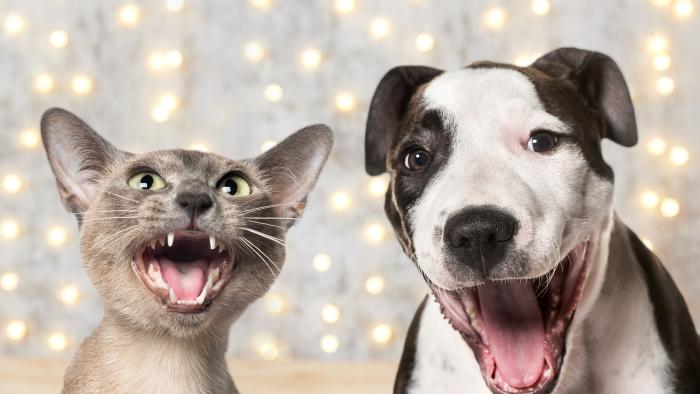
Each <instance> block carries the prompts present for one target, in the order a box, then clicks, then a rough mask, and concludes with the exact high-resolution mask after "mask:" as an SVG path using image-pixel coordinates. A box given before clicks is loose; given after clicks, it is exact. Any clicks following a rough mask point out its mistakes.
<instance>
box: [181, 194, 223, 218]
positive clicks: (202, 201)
mask: <svg viewBox="0 0 700 394" xmlns="http://www.w3.org/2000/svg"><path fill="white" fill-rule="evenodd" d="M176 201H177V203H178V204H179V205H180V206H181V207H182V209H184V210H185V211H186V212H187V213H189V215H190V216H192V217H194V216H197V215H201V214H203V213H204V212H206V211H208V210H209V208H211V207H212V205H214V200H212V198H211V196H210V195H209V193H192V192H183V193H180V194H178V195H177V198H176Z"/></svg>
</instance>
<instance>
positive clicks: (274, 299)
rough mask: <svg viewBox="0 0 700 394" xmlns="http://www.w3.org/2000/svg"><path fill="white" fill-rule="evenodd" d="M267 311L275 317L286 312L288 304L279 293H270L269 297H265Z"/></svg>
mask: <svg viewBox="0 0 700 394" xmlns="http://www.w3.org/2000/svg"><path fill="white" fill-rule="evenodd" d="M264 299H265V309H266V310H267V311H268V312H269V313H271V314H273V315H279V314H281V313H282V312H284V310H285V308H286V306H287V303H286V301H285V300H284V297H282V295H281V294H279V293H269V294H268V295H266V296H265V298H264Z"/></svg>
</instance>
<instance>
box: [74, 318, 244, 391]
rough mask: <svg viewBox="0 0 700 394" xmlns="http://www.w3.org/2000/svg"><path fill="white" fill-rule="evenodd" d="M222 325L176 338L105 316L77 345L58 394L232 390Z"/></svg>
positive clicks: (224, 333)
mask: <svg viewBox="0 0 700 394" xmlns="http://www.w3.org/2000/svg"><path fill="white" fill-rule="evenodd" d="M228 329H229V327H228V326H226V327H222V328H220V329H218V330H217V332H213V330H214V329H211V330H208V331H207V332H201V333H200V334H199V335H197V336H196V337H193V338H182V337H179V338H178V337H175V336H172V335H171V334H168V333H163V332H154V331H148V330H143V329H137V328H135V327H132V326H129V325H128V324H125V322H124V321H122V320H120V319H119V318H116V317H112V316H110V315H109V314H107V315H105V318H104V319H103V320H102V322H101V323H100V325H99V327H98V328H97V330H95V332H94V333H93V334H92V335H91V336H90V337H88V338H87V339H86V340H85V342H84V343H83V344H82V345H81V346H80V348H79V349H78V351H77V353H76V355H75V357H74V359H73V362H72V363H71V365H70V367H69V368H68V370H67V371H66V375H65V378H64V385H63V391H62V393H64V394H83V393H86V394H87V393H96V392H109V393H113V394H122V393H124V394H126V393H139V392H152V393H161V392H162V393H183V394H185V393H195V394H200V393H201V394H209V393H238V390H237V389H236V386H235V384H234V383H233V380H232V379H231V376H230V375H229V373H228V368H227V365H226V360H225V357H224V356H225V353H226V350H227V344H228Z"/></svg>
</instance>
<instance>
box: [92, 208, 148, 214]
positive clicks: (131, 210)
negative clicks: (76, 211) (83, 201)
mask: <svg viewBox="0 0 700 394" xmlns="http://www.w3.org/2000/svg"><path fill="white" fill-rule="evenodd" d="M138 211H139V210H138V209H110V210H107V211H90V210H88V211H85V212H83V214H85V215H87V214H91V213H112V212H138Z"/></svg>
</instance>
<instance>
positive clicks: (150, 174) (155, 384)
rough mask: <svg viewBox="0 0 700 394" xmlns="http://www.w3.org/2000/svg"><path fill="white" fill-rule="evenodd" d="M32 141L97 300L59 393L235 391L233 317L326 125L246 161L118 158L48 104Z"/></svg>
mask: <svg viewBox="0 0 700 394" xmlns="http://www.w3.org/2000/svg"><path fill="white" fill-rule="evenodd" d="M41 136H42V140H43V143H44V147H45V149H46V153H47V156H48V159H49V163H50V166H51V169H52V170H53V173H54V175H55V176H56V181H57V186H58V192H59V195H60V197H61V200H62V202H63V204H64V206H65V207H66V209H67V210H68V211H69V212H71V213H73V214H75V216H76V217H77V219H78V223H79V232H80V250H81V257H82V261H83V264H84V267H85V270H86V271H87V273H88V276H89V277H90V280H91V281H92V282H93V284H94V285H95V287H96V288H97V290H98V293H99V295H100V297H101V299H102V301H103V303H104V309H105V313H104V318H103V319H102V321H101V322H100V324H99V326H98V327H97V329H96V330H95V331H94V332H93V334H92V335H90V336H89V337H88V338H87V339H86V340H85V341H84V342H83V343H82V345H81V346H80V348H79V349H78V350H77V352H76V354H75V356H74V359H73V361H72V363H71V365H70V366H69V367H68V369H67V371H66V374H65V378H64V383H63V393H65V394H74V393H112V394H120V393H129V394H133V393H188V394H192V393H217V394H218V393H236V392H238V390H237V389H236V385H235V384H234V382H233V379H232V378H231V376H230V375H229V373H228V370H227V366H226V361H225V358H224V355H225V352H226V349H227V344H228V337H229V329H230V326H231V325H232V324H233V322H234V321H235V320H236V319H237V318H238V317H239V316H240V315H241V313H242V312H243V310H244V309H245V308H246V307H247V306H248V304H250V303H251V302H253V301H254V300H256V299H258V298H259V297H261V296H263V295H264V294H265V292H266V291H267V290H268V289H269V288H270V286H271V285H272V283H273V282H274V280H275V279H276V277H277V275H278V274H279V272H280V269H281V268H282V264H283V261H284V256H285V247H284V246H285V244H284V239H285V234H286V232H287V230H288V229H289V227H290V226H291V225H292V224H294V223H295V222H296V221H297V220H298V219H299V218H300V217H301V215H302V213H303V211H304V207H305V205H306V197H307V195H308V193H309V192H310V190H311V189H312V187H313V186H314V184H315V182H316V180H317V178H318V176H319V174H320V172H321V169H322V168H323V166H324V164H325V162H326V159H327V158H328V155H329V153H330V151H331V148H332V144H333V137H332V133H331V130H330V129H329V128H328V127H327V126H325V125H313V126H308V127H306V128H304V129H301V130H299V131H297V132H296V133H294V134H293V135H291V136H289V137H288V138H287V139H285V140H284V141H282V142H281V143H279V144H278V145H276V146H275V147H273V148H272V149H270V150H268V151H267V152H265V153H263V154H261V155H260V156H258V157H256V158H254V159H251V160H230V159H227V158H224V157H221V156H218V155H215V154H211V153H204V152H199V151H188V150H164V151H156V152H150V153H145V154H132V153H127V152H124V151H121V150H118V149H117V148H115V147H114V146H112V145H111V144H110V143H109V142H107V141H106V140H105V139H103V138H102V137H101V136H99V135H98V134H97V133H96V132H94V131H93V130H92V129H91V128H90V127H89V126H88V125H87V124H86V123H85V122H83V121H82V120H80V119H79V118H78V117H77V116H75V115H73V114H72V113H70V112H68V111H65V110H63V109H59V108H52V109H49V110H48V111H46V112H45V113H44V115H43V117H42V119H41Z"/></svg>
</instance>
